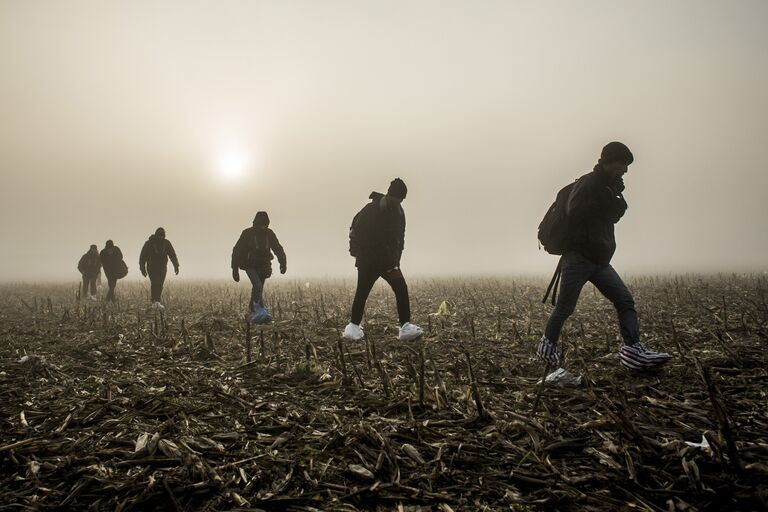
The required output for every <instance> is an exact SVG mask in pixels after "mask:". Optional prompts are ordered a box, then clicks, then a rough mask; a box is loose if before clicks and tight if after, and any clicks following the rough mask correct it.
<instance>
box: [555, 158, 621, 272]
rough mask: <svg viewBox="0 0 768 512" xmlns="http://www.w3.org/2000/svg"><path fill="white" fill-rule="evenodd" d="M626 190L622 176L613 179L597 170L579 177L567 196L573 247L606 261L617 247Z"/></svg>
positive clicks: (583, 254) (567, 211)
mask: <svg viewBox="0 0 768 512" xmlns="http://www.w3.org/2000/svg"><path fill="white" fill-rule="evenodd" d="M623 190H624V185H623V181H622V180H621V179H618V180H612V179H611V178H610V176H608V175H606V174H605V173H603V172H602V171H598V170H595V171H592V172H590V173H588V174H585V175H584V176H582V177H581V178H579V179H578V180H577V181H576V183H575V184H574V186H573V190H572V191H571V194H570V196H569V198H568V203H567V205H566V215H567V218H568V224H569V226H570V227H571V230H572V238H571V240H572V244H571V247H572V248H573V250H574V251H576V252H578V253H579V254H581V255H582V256H584V257H585V258H587V259H589V260H590V261H592V262H593V263H597V264H599V265H607V264H608V263H610V261H611V258H612V257H613V253H614V252H615V251H616V237H615V236H614V232H613V225H614V224H616V223H617V222H618V221H619V219H621V217H622V216H623V215H624V212H625V211H627V202H626V201H625V200H624V196H622V195H621V192H622V191H623Z"/></svg>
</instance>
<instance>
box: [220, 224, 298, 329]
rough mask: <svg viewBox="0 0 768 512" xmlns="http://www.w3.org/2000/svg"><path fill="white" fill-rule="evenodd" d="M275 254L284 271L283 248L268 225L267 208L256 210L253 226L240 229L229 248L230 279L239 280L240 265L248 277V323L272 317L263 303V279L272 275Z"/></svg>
mask: <svg viewBox="0 0 768 512" xmlns="http://www.w3.org/2000/svg"><path fill="white" fill-rule="evenodd" d="M273 254H274V255H273ZM275 256H277V261H278V263H279V264H280V273H281V274H285V272H286V271H287V270H288V263H287V260H286V257H285V250H283V246H282V245H280V241H279V240H278V239H277V235H275V232H274V231H272V230H271V229H269V215H268V214H267V212H257V213H256V216H255V217H254V218H253V226H251V227H250V228H246V229H244V230H243V232H242V233H241V234H240V238H238V239H237V243H235V246H234V247H233V248H232V279H234V280H235V282H239V281H240V269H243V270H245V273H246V274H247V275H248V279H250V281H251V286H252V288H251V300H250V302H249V303H248V311H249V321H250V322H251V323H254V324H266V323H269V322H271V321H272V315H270V314H269V310H267V308H266V305H265V304H264V283H265V281H266V280H267V279H268V278H269V277H270V276H271V275H272V260H273V259H274V257H275Z"/></svg>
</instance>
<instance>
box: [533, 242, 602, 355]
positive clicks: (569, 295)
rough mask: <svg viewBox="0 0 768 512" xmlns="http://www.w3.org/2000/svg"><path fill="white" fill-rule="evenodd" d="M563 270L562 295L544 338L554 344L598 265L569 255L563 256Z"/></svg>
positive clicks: (571, 254) (550, 317)
mask: <svg viewBox="0 0 768 512" xmlns="http://www.w3.org/2000/svg"><path fill="white" fill-rule="evenodd" d="M563 258H564V259H563V269H562V274H561V276H560V295H559V296H558V297H557V304H556V305H555V309H554V310H552V314H550V315H549V320H548V321H547V327H546V328H545V329H544V336H546V337H547V339H549V340H550V341H551V342H552V343H557V341H558V339H559V338H560V330H561V329H562V328H563V324H564V323H565V321H566V320H567V319H568V317H569V316H571V314H572V313H573V310H574V309H576V302H578V300H579V294H580V293H581V289H582V288H583V287H584V284H586V282H587V280H588V279H589V277H590V275H591V274H592V272H594V269H595V267H596V265H595V264H594V263H592V262H590V261H589V260H587V259H586V258H584V257H583V256H581V255H579V254H575V253H569V254H567V255H565V256H563Z"/></svg>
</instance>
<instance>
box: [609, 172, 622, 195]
mask: <svg viewBox="0 0 768 512" xmlns="http://www.w3.org/2000/svg"><path fill="white" fill-rule="evenodd" d="M611 190H613V191H614V192H615V193H616V195H619V194H621V193H622V192H624V178H623V177H622V176H619V177H618V178H616V179H614V180H613V183H611Z"/></svg>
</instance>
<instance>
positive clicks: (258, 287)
mask: <svg viewBox="0 0 768 512" xmlns="http://www.w3.org/2000/svg"><path fill="white" fill-rule="evenodd" d="M245 273H246V274H247V275H248V279H249V280H250V281H251V302H250V303H249V304H248V311H251V312H253V310H254V309H256V305H257V304H258V305H259V306H261V307H264V281H265V279H264V276H262V275H260V274H259V273H258V272H257V271H256V270H254V269H246V271H245Z"/></svg>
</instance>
